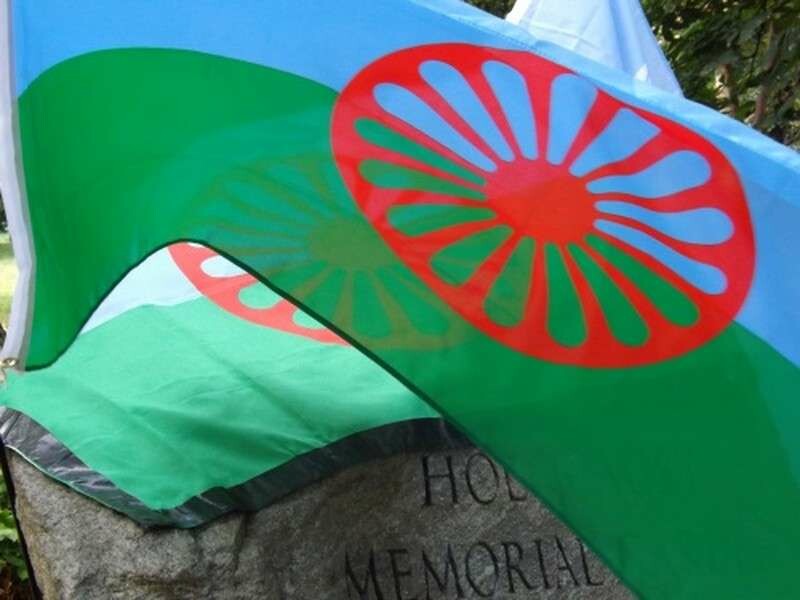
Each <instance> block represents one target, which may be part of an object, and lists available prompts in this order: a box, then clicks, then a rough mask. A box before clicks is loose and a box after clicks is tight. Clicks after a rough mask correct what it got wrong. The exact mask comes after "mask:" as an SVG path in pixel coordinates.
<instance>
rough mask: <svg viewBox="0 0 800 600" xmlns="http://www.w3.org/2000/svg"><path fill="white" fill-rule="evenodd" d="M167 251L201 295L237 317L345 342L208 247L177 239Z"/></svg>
mask: <svg viewBox="0 0 800 600" xmlns="http://www.w3.org/2000/svg"><path fill="white" fill-rule="evenodd" d="M169 252H170V255H171V256H172V259H173V260H174V261H175V264H176V265H177V266H178V268H179V269H180V270H181V271H182V272H183V274H184V275H186V277H187V278H188V279H189V281H191V282H192V284H193V285H194V286H195V287H196V288H197V289H198V290H199V291H200V292H201V293H202V294H203V295H204V296H206V297H207V298H209V299H210V300H212V301H213V302H214V303H215V304H217V305H218V306H219V307H220V308H223V309H225V310H227V311H228V312H230V313H232V314H234V315H236V316H237V317H240V318H242V319H245V320H247V321H250V322H251V323H255V324H256V325H262V326H264V327H270V328H272V329H278V330H280V331H285V332H287V333H293V334H295V335H301V336H304V337H307V338H311V339H313V340H317V341H318V342H324V343H328V344H343V345H346V344H347V342H345V341H344V340H343V339H342V338H340V337H339V336H337V335H336V334H335V333H333V332H332V331H330V330H329V329H327V328H325V326H323V325H322V324H321V323H318V322H317V321H315V320H314V319H313V318H311V317H310V316H308V315H307V314H306V313H304V312H303V311H302V310H300V309H299V308H297V307H296V306H295V305H294V304H292V303H291V302H289V301H288V300H286V299H284V298H282V297H281V296H279V295H278V294H276V293H275V292H273V291H272V290H271V289H269V288H268V287H267V286H266V285H264V284H263V283H261V282H259V281H258V280H257V279H256V278H255V277H253V276H252V275H250V274H249V273H247V272H246V271H243V270H242V269H240V268H239V267H237V266H236V265H234V264H233V263H232V262H230V261H229V260H227V259H226V258H225V257H223V256H220V255H219V254H217V253H216V252H214V251H213V250H211V249H210V248H206V247H205V246H202V245H200V244H193V243H180V244H173V245H172V246H170V247H169Z"/></svg>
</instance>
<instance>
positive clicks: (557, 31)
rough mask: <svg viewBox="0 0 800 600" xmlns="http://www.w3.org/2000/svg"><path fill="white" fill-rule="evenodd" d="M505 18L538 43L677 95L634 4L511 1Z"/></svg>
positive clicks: (627, 0)
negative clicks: (600, 64) (591, 61)
mask: <svg viewBox="0 0 800 600" xmlns="http://www.w3.org/2000/svg"><path fill="white" fill-rule="evenodd" d="M506 19H507V20H508V21H509V22H511V23H514V24H516V25H519V26H520V27H523V28H524V29H526V30H527V31H528V32H529V33H531V35H534V36H536V37H537V38H539V39H542V40H546V41H548V42H552V43H554V44H558V45H559V46H562V47H564V48H567V49H569V50H572V51H574V52H577V53H579V54H582V55H583V56H585V57H587V58H590V59H592V60H595V61H597V62H600V63H603V64H605V65H608V66H610V67H614V68H616V69H619V70H621V71H625V72H626V73H629V74H630V75H632V76H633V77H635V78H636V79H638V80H640V81H647V82H649V83H651V84H653V85H655V86H657V87H659V88H661V89H662V90H665V91H667V92H671V93H674V94H680V93H681V88H680V85H679V84H678V81H677V79H675V74H674V73H673V72H672V69H671V68H670V66H669V63H668V62H667V59H666V58H665V57H664V53H663V52H662V51H661V48H660V47H659V45H658V42H657V41H656V38H655V36H654V35H653V32H652V30H651V29H650V26H649V24H648V22H647V17H646V16H645V14H644V12H643V11H642V7H641V6H640V4H639V2H638V0H517V2H516V4H515V5H514V8H513V9H512V10H511V12H510V13H509V14H508V17H506Z"/></svg>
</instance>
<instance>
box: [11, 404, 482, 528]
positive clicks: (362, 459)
mask: <svg viewBox="0 0 800 600" xmlns="http://www.w3.org/2000/svg"><path fill="white" fill-rule="evenodd" d="M0 435H2V437H3V439H4V441H5V443H6V447H7V448H9V449H10V450H13V451H14V453H15V454H17V455H18V456H20V458H22V459H23V460H25V461H26V462H27V463H29V464H30V465H32V466H33V467H34V468H36V469H37V470H38V471H40V472H42V473H43V474H44V475H46V476H48V477H49V478H51V479H54V480H55V481H57V482H59V483H61V484H63V485H65V486H67V487H68V488H70V489H72V490H74V491H75V492H77V493H79V494H81V495H83V496H87V497H89V498H91V499H93V500H95V501H97V502H99V503H100V504H102V505H104V506H106V507H107V508H109V509H111V510H114V511H115V512H118V513H121V514H124V515H126V516H127V517H129V518H131V519H133V520H134V521H136V522H137V523H138V524H139V525H141V526H143V527H178V528H181V529H190V528H194V527H198V526H201V525H205V524H207V523H209V522H211V521H213V520H215V519H217V518H219V517H221V516H223V515H225V514H228V513H231V512H255V511H258V510H261V509H263V508H266V507H268V506H271V505H272V504H274V503H275V502H278V501H280V500H281V499H283V498H285V497H286V496H288V495H290V494H293V493H295V492H298V491H300V490H302V489H304V488H306V487H307V486H309V485H311V484H313V483H317V482H319V481H322V480H323V479H325V478H327V477H330V476H333V475H335V474H337V473H339V472H341V471H344V470H345V469H347V468H349V467H354V466H357V465H360V464H364V463H367V462H369V461H372V460H377V459H381V458H389V457H391V456H396V455H399V454H403V453H414V452H425V451H442V450H455V449H462V448H468V447H472V446H473V444H472V443H471V442H470V441H469V439H468V438H467V437H466V436H465V435H464V434H462V433H461V432H460V431H459V430H458V429H456V428H454V427H453V426H451V425H449V424H448V423H447V422H446V421H445V420H444V419H441V418H436V417H431V418H416V419H407V420H404V421H397V422H394V423H389V424H386V425H381V426H378V427H374V428H372V429H366V430H363V431H359V432H357V433H353V434H350V435H347V436H344V437H342V438H340V439H338V440H336V441H334V442H331V443H329V444H327V445H325V446H321V447H320V448H316V449H314V450H310V451H308V452H306V453H304V454H300V455H298V456H296V457H294V458H292V459H291V460H289V461H287V462H285V463H283V464H282V465H279V466H277V467H275V468H273V469H269V470H267V471H264V472H263V473H261V474H259V475H256V476H255V477H253V478H251V479H249V480H247V481H244V482H242V483H240V484H238V485H235V486H232V487H229V488H225V487H214V488H210V489H208V490H206V491H204V492H203V493H201V494H198V495H195V496H193V497H191V498H190V499H188V500H186V501H185V502H183V503H182V504H180V505H178V506H175V507H172V508H166V509H158V508H151V507H148V506H146V505H145V504H144V503H142V502H141V501H140V500H138V499H137V498H136V497H134V496H132V495H130V494H128V493H127V492H125V491H123V490H121V489H119V488H118V487H116V486H115V485H114V484H113V483H112V482H111V481H110V480H108V479H107V478H105V477H104V476H103V475H102V474H101V473H99V472H97V471H95V470H93V469H91V468H90V467H89V466H87V465H86V463H84V462H83V461H81V460H80V459H79V458H78V457H77V456H75V454H73V453H72V452H71V451H70V450H69V448H67V447H66V446H64V445H63V444H62V443H61V442H59V441H58V440H56V439H55V438H54V437H53V436H52V434H50V432H48V431H47V430H46V429H45V428H44V427H42V426H41V425H40V424H39V423H38V422H36V421H35V420H34V419H32V418H31V417H28V416H27V415H25V414H24V413H22V412H19V411H16V410H14V409H10V408H5V409H2V410H0Z"/></svg>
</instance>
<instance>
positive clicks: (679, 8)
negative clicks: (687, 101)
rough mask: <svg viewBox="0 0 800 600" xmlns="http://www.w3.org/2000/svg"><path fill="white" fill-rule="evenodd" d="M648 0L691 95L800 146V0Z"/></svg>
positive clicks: (660, 35) (660, 34) (658, 32)
mask: <svg viewBox="0 0 800 600" xmlns="http://www.w3.org/2000/svg"><path fill="white" fill-rule="evenodd" d="M642 4H643V6H644V9H645V12H646V13H647V15H648V18H649V19H650V22H651V23H652V25H653V29H654V30H655V32H656V35H657V36H658V38H659V40H660V41H661V43H662V45H663V47H664V50H665V52H666V54H667V56H668V58H669V60H670V62H671V63H672V66H673V68H674V69H675V72H676V74H677V76H678V79H679V80H680V82H681V85H682V86H683V89H684V92H685V94H686V95H687V96H688V97H690V98H692V99H694V100H697V101H699V102H702V103H704V104H707V105H708V106H711V107H713V108H716V109H718V110H721V111H722V112H724V113H726V114H729V115H730V116H732V117H735V118H737V119H739V120H742V121H745V122H746V123H749V124H750V125H752V126H753V127H756V128H757V129H759V130H761V131H763V132H764V133H766V134H767V135H769V136H771V137H773V138H775V139H776V140H778V141H780V142H783V143H785V144H788V145H794V146H795V147H800V85H798V82H800V2H798V1H797V0H643V2H642Z"/></svg>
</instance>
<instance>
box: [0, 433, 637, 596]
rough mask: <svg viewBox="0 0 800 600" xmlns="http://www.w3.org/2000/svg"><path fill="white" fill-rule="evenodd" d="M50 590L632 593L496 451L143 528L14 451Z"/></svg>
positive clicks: (407, 458) (43, 579)
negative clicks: (195, 523)
mask: <svg viewBox="0 0 800 600" xmlns="http://www.w3.org/2000/svg"><path fill="white" fill-rule="evenodd" d="M10 466H11V470H12V472H13V475H14V481H15V485H16V493H17V510H18V513H19V516H20V519H21V522H22V525H23V530H24V533H25V535H26V538H27V543H28V549H29V552H30V557H31V560H32V563H33V566H34V569H35V573H36V578H37V580H38V583H39V587H40V588H41V590H42V593H43V595H44V597H45V598H46V599H47V600H51V599H53V600H55V599H59V600H60V599H65V600H95V599H97V600H101V599H102V600H109V599H147V600H161V599H164V600H167V599H184V598H185V599H192V600H197V599H205V598H210V599H216V598H220V599H240V598H241V599H251V598H257V599H263V600H273V599H274V600H339V599H341V600H440V599H441V600H444V599H462V598H463V599H473V598H475V599H483V598H497V599H509V600H513V599H516V598H519V599H539V598H542V599H548V600H557V599H558V600H561V599H563V600H582V599H598V600H599V599H602V600H620V599H623V598H625V599H627V598H633V596H632V594H631V593H630V592H629V591H628V590H627V589H626V588H625V587H624V586H623V585H622V584H621V583H620V582H619V581H618V580H617V579H616V578H615V577H614V576H613V575H612V574H611V573H610V572H609V571H608V570H607V569H606V568H605V567H604V566H603V565H602V564H601V563H600V562H599V561H598V559H597V558H596V557H595V556H593V555H592V554H591V552H589V551H588V550H587V548H586V547H585V546H584V545H583V543H582V542H581V541H580V540H579V539H578V538H577V537H576V536H575V535H574V534H573V533H572V532H570V531H569V529H567V528H566V527H565V526H564V525H563V524H562V523H561V522H559V520H558V519H557V518H556V517H554V516H553V515H552V514H551V513H550V512H549V511H548V510H547V509H545V508H544V507H543V506H542V504H541V503H540V502H539V501H538V500H537V499H536V498H534V497H533V496H532V495H531V494H529V493H527V492H526V491H525V490H524V489H522V488H521V487H520V486H519V485H518V484H517V483H516V482H515V481H514V480H513V479H512V478H511V477H509V476H508V475H507V474H506V473H505V472H504V471H503V470H502V469H501V468H500V467H498V466H497V465H496V464H495V463H494V462H492V461H491V460H490V459H489V458H488V457H487V456H486V455H485V454H483V453H481V452H479V451H477V450H475V449H466V450H458V451H449V452H440V453H433V454H408V455H402V456H395V457H392V458H389V459H383V460H377V461H373V462H370V463H367V464H363V465H360V466H357V467H352V468H350V469H347V470H345V471H342V472H340V473H338V474H336V475H334V476H332V477H329V478H327V479H325V480H323V481H321V482H318V483H316V484H314V485H311V486H308V487H306V488H304V489H302V490H299V491H297V492H295V493H293V494H291V495H289V496H287V497H286V498H285V499H283V500H282V501H280V502H278V503H276V504H274V505H272V506H270V507H268V508H266V509H263V510H261V511H259V512H257V513H252V514H231V515H228V516H226V517H223V518H221V519H218V520H217V521H215V522H213V523H211V524H210V525H207V526H205V527H201V528H197V529H193V530H176V529H160V530H145V529H142V528H141V527H139V526H138V525H136V524H135V523H134V522H133V521H131V520H129V519H128V518H126V517H123V516H120V515H118V514H117V513H115V512H113V511H111V510H109V509H106V508H104V507H102V506H101V505H99V504H97V503H96V502H93V501H91V500H88V499H86V498H84V497H82V496H80V495H79V494H77V493H75V492H72V491H70V490H68V489H67V488H65V487H64V486H62V485H60V484H58V483H55V482H53V481H51V480H49V479H47V478H46V477H44V476H43V475H42V474H41V473H39V472H38V471H37V470H36V469H35V468H33V467H31V466H30V465H29V464H28V463H26V462H25V461H23V460H22V459H20V458H18V457H17V456H16V455H14V456H11V457H10Z"/></svg>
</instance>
